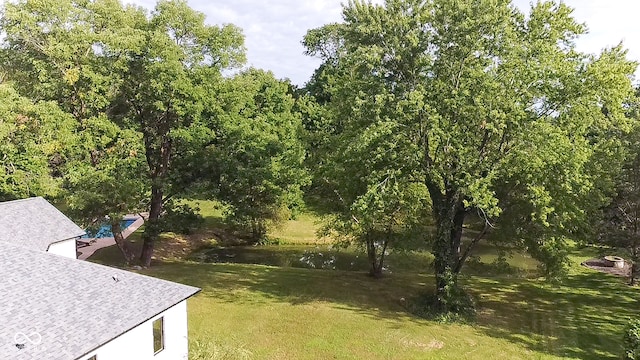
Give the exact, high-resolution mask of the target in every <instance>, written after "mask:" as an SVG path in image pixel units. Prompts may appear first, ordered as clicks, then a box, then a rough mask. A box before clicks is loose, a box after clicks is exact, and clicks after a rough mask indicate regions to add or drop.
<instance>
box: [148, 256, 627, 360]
mask: <svg viewBox="0 0 640 360" xmlns="http://www.w3.org/2000/svg"><path fill="white" fill-rule="evenodd" d="M146 273H148V274H150V275H153V276H159V277H161V278H166V279H169V280H173V281H178V282H182V283H186V284H190V285H193V286H198V287H201V288H202V289H203V291H202V293H201V294H200V295H198V296H206V297H211V298H215V299H216V301H222V302H230V303H235V304H246V305H247V306H255V305H266V304H268V303H270V302H274V301H275V302H285V303H290V304H292V305H300V304H307V303H311V302H317V301H321V302H328V303H332V304H335V305H333V306H335V307H336V308H341V309H348V310H350V311H355V312H358V313H360V314H362V315H365V316H368V317H373V318H385V319H393V320H402V321H412V322H418V323H421V324H424V325H425V326H428V325H429V324H431V323H430V322H428V321H426V320H423V319H421V318H418V317H415V316H413V315H411V314H409V313H407V311H406V304H405V302H404V301H403V300H402V299H409V298H411V297H413V296H415V295H416V294H419V293H421V292H424V291H428V290H430V289H432V287H433V285H432V284H433V276H431V275H428V274H415V273H412V274H403V273H398V274H391V275H388V276H387V277H385V278H383V279H379V280H376V279H372V278H369V277H367V276H365V275H364V274H363V273H358V272H347V271H325V270H308V269H298V268H282V267H268V266H259V265H243V264H196V263H166V264H163V266H159V267H156V268H153V269H151V270H148V271H146ZM464 285H465V286H466V288H467V289H468V290H469V291H470V292H472V293H473V294H474V295H475V296H476V297H477V298H478V299H479V313H478V317H477V322H476V325H475V328H477V329H478V330H479V331H481V332H483V333H485V334H486V335H488V336H491V337H494V338H503V339H506V340H508V341H510V342H512V343H516V344H520V345H522V346H523V347H525V348H527V349H529V350H531V351H535V352H539V353H547V354H550V355H554V356H559V357H569V358H579V359H616V358H619V356H620V354H621V349H622V348H621V340H622V330H623V328H624V326H625V324H626V321H627V319H628V317H632V316H635V315H636V313H637V309H638V305H640V301H639V299H640V296H639V293H638V290H637V289H635V288H630V287H627V286H626V285H624V283H623V282H622V281H621V280H619V279H617V278H614V277H612V276H608V275H605V274H598V273H593V272H590V271H588V270H585V271H581V272H579V273H577V274H574V275H572V276H571V277H570V278H569V279H567V280H566V281H565V282H564V283H563V284H562V285H560V286H553V285H548V284H545V283H542V282H541V281H539V280H535V279H513V278H499V279H498V278H492V277H479V276H471V277H467V278H466V279H465V280H464ZM398 324H399V325H398V326H401V325H400V324H401V323H400V322H398Z"/></svg>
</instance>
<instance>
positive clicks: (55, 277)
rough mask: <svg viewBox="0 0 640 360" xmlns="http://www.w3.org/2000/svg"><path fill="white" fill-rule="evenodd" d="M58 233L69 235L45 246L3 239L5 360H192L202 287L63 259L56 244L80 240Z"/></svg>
mask: <svg viewBox="0 0 640 360" xmlns="http://www.w3.org/2000/svg"><path fill="white" fill-rule="evenodd" d="M29 201H36V202H40V201H41V200H31V199H29V200H28V201H25V202H29ZM18 202H19V201H18ZM12 203H16V202H12ZM5 205H6V203H3V204H0V208H2V207H3V206H5ZM23 205H24V204H23ZM31 205H33V204H31ZM27 207H30V206H27ZM37 207H38V208H40V209H45V212H46V214H51V213H50V212H48V211H46V209H47V207H46V206H41V205H38V206H37ZM5 210H6V209H4V210H0V213H2V214H6V213H5V212H4V211H5ZM28 214H29V215H30V216H35V218H34V221H35V219H36V218H37V222H38V223H48V220H46V219H41V217H44V216H46V215H42V216H37V212H30V213H28ZM54 214H55V213H54ZM54 216H58V215H57V214H55V215H54ZM2 220H4V218H2ZM41 221H42V222H41ZM66 221H69V220H68V219H66V220H65V222H63V224H65V225H64V226H66V225H67V223H66ZM34 224H35V222H34ZM51 234H53V235H54V236H58V235H60V234H62V235H60V236H61V237H58V238H56V240H54V241H52V242H51V243H50V244H49V245H46V246H45V245H44V244H46V243H47V241H41V240H40V238H39V239H38V241H17V240H15V239H18V238H21V239H22V235H19V236H16V237H14V236H12V234H11V233H9V232H8V231H7V230H6V229H2V232H0V278H1V280H0V305H1V306H0V324H1V326H0V359H15V360H23V359H24V360H31V359H47V360H121V359H136V360H147V359H148V360H177V359H187V357H188V339H187V305H186V300H187V299H188V298H190V297H191V296H193V295H194V294H196V293H197V292H198V291H199V289H198V288H195V287H191V286H187V285H182V284H178V283H174V282H170V281H165V280H161V279H157V278H153V277H149V276H145V275H141V274H137V273H133V272H129V271H125V270H120V269H115V268H110V267H107V266H102V265H98V264H94V263H90V262H86V261H82V260H77V259H73V258H70V257H69V256H66V255H60V254H58V253H56V252H53V251H51V244H56V243H58V242H59V241H57V240H59V239H61V238H62V237H65V236H68V235H69V234H74V233H73V232H62V231H60V232H55V231H54V232H52V233H51ZM68 239H69V238H67V240H68Z"/></svg>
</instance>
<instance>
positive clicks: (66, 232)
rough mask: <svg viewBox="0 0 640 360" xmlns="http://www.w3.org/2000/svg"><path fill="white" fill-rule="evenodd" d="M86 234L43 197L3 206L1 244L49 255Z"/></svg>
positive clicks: (0, 218)
mask: <svg viewBox="0 0 640 360" xmlns="http://www.w3.org/2000/svg"><path fill="white" fill-rule="evenodd" d="M84 234H85V231H84V230H82V229H81V228H80V227H78V225H76V224H75V223H74V222H73V221H71V220H69V218H67V217H66V216H65V215H64V214H63V213H61V212H60V211H59V210H58V209H56V208H55V207H54V206H53V205H51V204H49V202H47V200H45V199H43V198H41V197H35V198H29V199H23V200H15V201H7V202H2V203H0V241H4V242H8V243H11V244H16V245H19V246H23V247H27V248H29V249H34V250H40V251H46V250H47V249H48V248H49V245H51V244H53V243H56V242H59V241H63V240H68V239H73V238H76V237H80V236H82V235H84Z"/></svg>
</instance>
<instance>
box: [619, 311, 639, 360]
mask: <svg viewBox="0 0 640 360" xmlns="http://www.w3.org/2000/svg"><path fill="white" fill-rule="evenodd" d="M623 358H624V359H628V360H640V319H633V320H631V321H629V324H627V328H626V329H625V332H624V357H623Z"/></svg>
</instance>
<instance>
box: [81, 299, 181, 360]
mask: <svg viewBox="0 0 640 360" xmlns="http://www.w3.org/2000/svg"><path fill="white" fill-rule="evenodd" d="M159 317H164V350H162V351H160V352H159V353H158V354H156V355H154V354H153V320H155V319H157V318H159ZM93 355H97V360H123V359H135V360H183V359H185V360H186V359H187V358H188V356H189V344H188V339H187V301H186V300H185V301H183V302H181V303H179V304H177V305H175V306H173V307H172V308H170V309H168V310H167V311H165V312H163V313H162V314H160V315H158V316H156V317H154V318H152V319H150V320H149V321H147V322H145V323H143V324H141V325H140V326H138V327H136V328H134V329H132V330H129V331H128V332H126V333H124V334H122V335H121V336H119V337H117V338H115V339H113V340H111V341H110V342H108V343H106V344H105V345H103V346H102V347H100V348H98V349H97V350H95V351H94V352H92V353H90V354H88V355H87V356H85V357H83V358H81V359H82V360H85V359H89V358H90V357H91V356H93Z"/></svg>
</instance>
